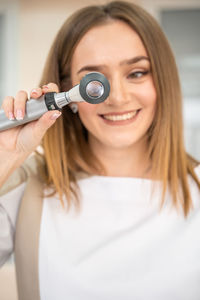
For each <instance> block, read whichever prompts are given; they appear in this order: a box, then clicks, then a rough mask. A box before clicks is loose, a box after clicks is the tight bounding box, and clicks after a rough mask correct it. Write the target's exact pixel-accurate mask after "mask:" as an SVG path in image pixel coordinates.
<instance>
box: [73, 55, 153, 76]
mask: <svg viewBox="0 0 200 300" xmlns="http://www.w3.org/2000/svg"><path fill="white" fill-rule="evenodd" d="M141 60H147V61H150V59H149V58H148V57H147V56H135V57H133V58H130V59H126V60H123V61H122V62H120V66H122V65H131V64H135V63H137V62H139V61H141ZM105 68H106V66H105V65H88V66H84V67H82V68H81V69H80V70H78V72H77V74H79V73H81V72H83V71H99V72H100V71H102V70H103V69H105Z"/></svg>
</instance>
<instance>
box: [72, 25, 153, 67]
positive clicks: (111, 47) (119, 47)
mask: <svg viewBox="0 0 200 300" xmlns="http://www.w3.org/2000/svg"><path fill="white" fill-rule="evenodd" d="M135 56H147V52H146V49H145V47H144V45H143V43H142V41H141V39H140V37H139V35H138V34H137V33H136V32H135V31H134V30H133V29H132V28H131V27H130V26H129V25H127V24H126V23H125V22H123V21H120V20H115V21H113V22H109V23H105V24H104V25H99V26H96V27H93V28H91V29H90V30H89V31H88V32H87V33H86V34H85V35H84V36H83V37H82V39H81V40H80V42H79V44H78V45H77V47H76V49H75V51H74V54H73V58H72V67H73V66H77V67H78V68H79V67H81V65H82V64H85V63H86V64H89V63H92V64H93V63H96V64H103V63H106V64H107V63H108V64H109V63H120V62H121V61H123V60H125V59H131V58H133V57H135Z"/></svg>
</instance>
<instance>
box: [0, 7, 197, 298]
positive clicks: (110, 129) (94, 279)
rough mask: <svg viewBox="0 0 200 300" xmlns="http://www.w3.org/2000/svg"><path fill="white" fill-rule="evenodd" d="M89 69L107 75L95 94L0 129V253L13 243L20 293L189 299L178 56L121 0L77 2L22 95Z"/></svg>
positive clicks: (192, 272)
mask: <svg viewBox="0 0 200 300" xmlns="http://www.w3.org/2000/svg"><path fill="white" fill-rule="evenodd" d="M92 71H98V72H101V73H103V74H104V75H105V76H106V77H107V79H108V80H109V82H110V86H111V90H110V95H109V97H108V98H107V100H106V101H105V102H103V103H100V104H95V105H94V104H89V103H78V104H77V107H75V110H74V107H73V111H77V112H76V113H74V112H72V110H71V108H70V107H69V106H66V107H64V109H63V110H62V114H60V113H59V112H58V111H50V112H47V113H46V114H44V115H43V116H42V117H41V118H40V119H39V120H38V121H34V122H31V123H29V124H27V125H24V126H21V127H17V128H15V129H11V130H7V131H4V132H1V133H0V161H1V164H0V171H1V178H0V180H1V185H2V192H1V194H2V197H1V200H0V205H1V206H0V209H1V210H0V218H1V224H2V225H1V230H0V262H1V264H3V263H4V261H5V260H6V259H7V258H8V256H9V255H10V253H12V251H13V248H14V250H15V255H16V265H17V275H18V276H17V281H18V289H19V297H20V299H34V300H36V299H48V300H51V299H52V300H54V299H66V298H69V299H87V300H88V299H95V300H96V299H101V300H102V299H109V300H110V299H115V300H117V299H118V300H122V299H147V298H148V299H153V300H155V299H162V300H164V299H167V300H168V299H174V300H179V299H180V300H184V299H193V300H197V299H199V297H200V286H199V274H200V251H199V249H200V235H199V226H200V191H199V189H200V182H199V178H200V167H199V166H198V162H197V161H195V160H194V159H193V158H192V157H191V156H189V155H188V154H187V153H186V151H185V148H184V143H183V128H182V115H181V91H180V84H179V79H178V75H177V69H176V64H175V61H174V57H173V54H172V52H171V49H170V47H169V44H168V42H167V40H166V38H165V36H164V34H163V32H162V31H161V29H160V27H159V25H158V24H157V22H156V21H155V20H154V19H153V18H152V17H151V16H150V15H149V14H148V13H147V12H146V11H144V10H143V9H142V8H140V7H138V6H137V5H134V4H131V3H128V2H124V1H123V2H120V1H117V2H111V3H109V4H107V5H103V6H90V7H86V8H83V9H81V10H79V11H77V12H76V13H75V14H73V15H72V16H71V17H70V18H69V19H68V20H67V21H66V23H65V24H64V25H63V27H62V28H61V30H60V31H59V33H58V35H57V37H56V39H55V42H54V44H53V46H52V48H51V50H50V53H49V57H48V60H47V63H46V66H45V69H44V73H43V77H42V80H41V84H40V86H41V87H39V88H35V89H33V90H32V92H31V97H32V98H35V99H37V98H39V97H40V96H41V95H42V94H44V93H46V92H49V91H67V90H68V89H70V88H71V87H72V86H74V85H76V84H78V83H79V82H80V80H81V78H82V77H83V76H84V75H86V74H87V73H89V72H92ZM26 101H27V94H26V92H25V91H20V92H18V93H17V95H16V97H15V98H13V97H6V99H5V100H4V101H3V105H2V107H3V109H4V111H5V114H6V115H7V117H8V118H10V119H12V118H18V119H20V118H23V117H24V112H25V104H26ZM57 118H58V120H57V121H55V120H56V119H57ZM38 145H42V148H43V153H42V154H38V153H37V154H36V157H39V158H40V161H42V162H41V163H40V164H39V163H37V164H36V165H34V166H33V164H32V162H31V163H29V162H28V161H29V160H30V159H28V160H27V162H25V160H26V158H28V157H29V156H30V154H31V153H32V152H33V151H34V150H35V149H36V147H37V146H38ZM34 158H35V156H31V160H33V159H34ZM37 161H38V160H37ZM24 162H25V163H24ZM35 166H36V167H35ZM19 207H20V208H19ZM160 208H162V209H160ZM16 220H17V221H16ZM16 222H17V225H16Z"/></svg>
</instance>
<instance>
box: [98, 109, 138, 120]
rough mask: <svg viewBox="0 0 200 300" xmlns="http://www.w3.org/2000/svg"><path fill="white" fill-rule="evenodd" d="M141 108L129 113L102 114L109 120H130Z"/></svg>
mask: <svg viewBox="0 0 200 300" xmlns="http://www.w3.org/2000/svg"><path fill="white" fill-rule="evenodd" d="M138 111H139V110H135V111H131V112H128V113H124V114H116V115H115V114H110V115H109V114H106V115H101V117H102V118H104V119H106V120H109V121H113V122H115V121H125V120H130V119H132V118H133V117H135V115H136V114H137V113H138Z"/></svg>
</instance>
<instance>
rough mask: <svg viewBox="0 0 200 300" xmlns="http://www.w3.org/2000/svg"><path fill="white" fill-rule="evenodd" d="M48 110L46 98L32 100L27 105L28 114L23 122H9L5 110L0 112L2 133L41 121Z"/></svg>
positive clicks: (0, 129) (26, 113)
mask: <svg viewBox="0 0 200 300" xmlns="http://www.w3.org/2000/svg"><path fill="white" fill-rule="evenodd" d="M47 111H48V109H47V107H46V104H45V101H44V96H42V97H40V98H39V99H37V100H35V99H30V100H28V101H27V103H26V112H25V116H24V119H23V120H19V121H18V120H16V119H15V120H9V119H8V118H7V117H6V115H5V113H4V110H2V109H1V110H0V131H2V130H6V129H9V128H13V127H16V126H19V125H22V124H26V123H28V122H31V121H34V120H37V119H39V118H40V117H41V116H42V115H43V114H44V113H45V112H47Z"/></svg>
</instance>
